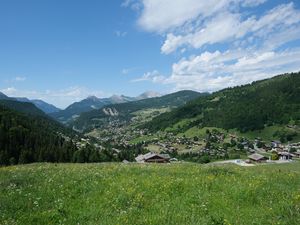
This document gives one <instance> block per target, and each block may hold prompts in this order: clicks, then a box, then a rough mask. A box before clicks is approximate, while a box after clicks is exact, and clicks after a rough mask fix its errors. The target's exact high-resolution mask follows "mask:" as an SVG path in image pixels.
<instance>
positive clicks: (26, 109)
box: [0, 98, 46, 117]
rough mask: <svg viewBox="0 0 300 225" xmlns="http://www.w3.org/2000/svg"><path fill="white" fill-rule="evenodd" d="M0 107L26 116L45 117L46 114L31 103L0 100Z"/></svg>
mask: <svg viewBox="0 0 300 225" xmlns="http://www.w3.org/2000/svg"><path fill="white" fill-rule="evenodd" d="M0 105H2V106H5V107H7V108H9V109H12V110H15V111H18V112H21V113H24V114H27V115H31V116H43V117H46V114H45V113H44V112H43V111H42V110H40V109H38V108H37V107H36V106H35V105H34V104H33V103H31V102H20V101H16V100H14V99H13V100H12V99H11V98H9V99H7V100H0Z"/></svg>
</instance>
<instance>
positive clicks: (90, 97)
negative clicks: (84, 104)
mask: <svg viewBox="0 0 300 225" xmlns="http://www.w3.org/2000/svg"><path fill="white" fill-rule="evenodd" d="M86 99H89V100H93V101H98V100H99V98H98V97H96V96H95V95H90V96H88V97H87V98H86Z"/></svg>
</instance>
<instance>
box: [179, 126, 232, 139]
mask: <svg viewBox="0 0 300 225" xmlns="http://www.w3.org/2000/svg"><path fill="white" fill-rule="evenodd" d="M207 130H209V131H211V132H212V130H218V131H219V132H221V133H226V131H225V130H224V129H222V128H217V127H204V128H197V127H192V128H190V129H188V130H187V131H185V132H184V133H179V134H178V135H177V136H180V137H181V136H183V135H185V136H186V137H188V138H193V137H195V136H197V137H200V138H205V137H206V136H207V134H206V131H207Z"/></svg>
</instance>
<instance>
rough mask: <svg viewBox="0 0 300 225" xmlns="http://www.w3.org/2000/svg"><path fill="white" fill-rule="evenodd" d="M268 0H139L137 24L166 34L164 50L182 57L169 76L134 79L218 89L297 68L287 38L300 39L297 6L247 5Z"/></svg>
mask: <svg viewBox="0 0 300 225" xmlns="http://www.w3.org/2000/svg"><path fill="white" fill-rule="evenodd" d="M266 1H267V0H211V1H207V0H186V1H181V0H164V1H160V0H140V1H139V2H141V3H142V5H143V7H141V8H140V11H139V13H140V14H139V18H138V20H137V23H138V25H139V26H140V27H142V28H143V29H144V30H145V31H148V32H154V33H158V34H160V35H161V37H162V38H164V39H165V40H164V42H163V44H162V46H161V53H162V54H166V55H167V54H171V53H173V52H176V54H175V55H176V56H178V54H181V55H183V56H185V57H182V59H181V60H179V61H178V62H176V63H173V65H172V72H171V74H170V75H169V76H162V75H160V74H159V73H158V72H157V71H153V72H148V73H145V74H144V75H143V76H142V77H141V78H139V79H136V80H135V81H151V82H156V83H157V82H160V83H163V84H173V85H174V87H175V90H181V89H194V90H198V91H216V90H219V89H222V88H225V87H228V86H235V85H240V84H245V83H249V82H252V81H255V80H259V79H264V78H268V77H271V76H274V75H277V74H281V73H286V72H293V71H299V70H300V48H297V47H296V46H299V44H293V45H290V44H289V42H292V41H296V40H300V11H299V10H298V9H297V8H296V5H295V4H294V3H293V2H291V3H287V4H277V6H275V7H274V8H270V7H269V5H267V4H266V6H267V7H269V8H267V7H266V8H267V9H264V11H263V12H261V10H260V11H259V13H258V12H257V11H256V10H255V8H254V9H253V10H252V9H251V10H248V8H249V7H257V6H258V5H260V4H263V3H265V2H266ZM212 49H213V50H212ZM191 52H192V53H191ZM189 54H196V55H192V56H189Z"/></svg>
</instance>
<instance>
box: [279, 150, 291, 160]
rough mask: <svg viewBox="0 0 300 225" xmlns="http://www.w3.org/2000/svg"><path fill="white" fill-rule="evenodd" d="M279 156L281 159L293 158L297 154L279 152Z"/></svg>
mask: <svg viewBox="0 0 300 225" xmlns="http://www.w3.org/2000/svg"><path fill="white" fill-rule="evenodd" d="M278 156H279V159H280V160H289V159H293V157H294V156H295V155H294V154H291V153H289V152H278Z"/></svg>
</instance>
